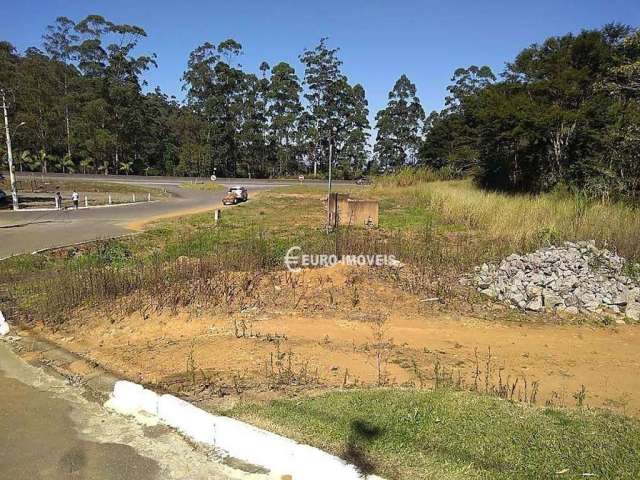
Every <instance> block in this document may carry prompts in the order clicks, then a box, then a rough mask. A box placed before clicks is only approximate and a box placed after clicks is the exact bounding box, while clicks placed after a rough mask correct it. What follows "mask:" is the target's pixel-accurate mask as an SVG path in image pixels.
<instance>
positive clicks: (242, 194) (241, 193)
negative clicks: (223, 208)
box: [222, 185, 249, 205]
mask: <svg viewBox="0 0 640 480" xmlns="http://www.w3.org/2000/svg"><path fill="white" fill-rule="evenodd" d="M248 199H249V193H248V192H247V187H242V186H238V185H236V186H233V187H231V188H229V191H228V192H227V194H226V195H225V196H224V197H223V198H222V203H223V205H235V204H236V203H240V202H246V201H247V200H248Z"/></svg>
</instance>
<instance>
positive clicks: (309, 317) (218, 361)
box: [36, 267, 640, 415]
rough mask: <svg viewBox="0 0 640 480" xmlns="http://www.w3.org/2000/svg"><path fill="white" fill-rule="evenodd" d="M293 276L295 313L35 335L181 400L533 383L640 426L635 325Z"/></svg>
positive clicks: (277, 308) (271, 310)
mask: <svg viewBox="0 0 640 480" xmlns="http://www.w3.org/2000/svg"><path fill="white" fill-rule="evenodd" d="M300 275H302V278H303V279H304V280H303V281H301V284H306V285H308V286H309V289H308V290H309V292H311V294H309V295H307V296H306V298H305V300H303V301H300V302H299V303H298V305H297V306H296V308H292V306H291V305H289V304H288V303H287V302H286V301H284V300H282V301H280V303H279V304H275V303H274V304H273V305H271V306H270V307H268V308H267V307H265V308H263V309H261V310H256V309H245V310H243V311H242V312H240V311H234V310H233V309H229V310H228V311H212V312H209V313H203V312H202V311H200V312H197V311H190V312H188V311H184V310H183V311H178V312H177V313H170V312H166V311H162V312H155V313H149V312H144V314H143V313H138V312H135V313H133V314H130V315H118V314H115V313H113V312H114V310H113V309H111V310H108V311H105V312H104V313H103V314H100V315H95V314H92V315H91V316H85V315H82V314H79V316H78V319H77V320H75V321H72V322H69V323H67V324H65V325H64V326H63V327H62V328H61V329H59V330H57V331H56V332H55V333H54V332H52V331H50V330H48V329H46V328H44V327H42V326H40V327H38V328H37V329H36V331H37V332H38V333H39V334H43V335H45V336H47V337H49V338H50V339H52V340H53V341H55V342H56V343H59V344H61V345H63V346H65V347H66V348H68V349H70V350H73V351H75V352H78V353H80V354H82V355H85V356H86V357H88V358H90V359H93V360H95V361H97V362H99V363H100V364H102V365H103V366H105V367H107V368H108V369H111V370H113V371H115V372H118V373H120V374H122V375H124V376H126V377H128V378H131V379H132V380H135V381H139V382H142V383H147V384H151V385H154V386H156V387H160V388H165V389H167V390H169V391H177V392H179V393H183V394H185V392H187V393H186V394H189V392H190V393H193V392H194V391H200V392H202V391H207V392H209V393H211V395H212V396H214V395H215V393H213V392H215V391H222V390H221V389H218V387H215V388H213V387H212V384H216V385H227V386H229V388H227V389H226V390H225V392H226V393H224V395H230V396H233V395H235V394H237V393H241V394H245V393H247V392H253V393H254V394H256V392H262V393H264V394H265V395H269V396H272V395H273V384H272V383H273V378H272V377H273V373H274V372H276V373H278V372H280V373H282V371H285V373H287V375H289V377H291V379H292V380H290V381H291V383H292V384H298V383H304V380H303V379H302V377H304V379H308V378H309V377H312V378H313V379H315V377H316V375H317V377H318V380H319V383H320V384H321V387H322V388H324V387H351V386H355V385H376V384H377V383H379V381H380V379H382V381H383V382H384V383H385V384H387V385H415V386H420V385H422V386H423V387H425V388H428V387H431V386H432V385H433V384H434V382H435V380H436V377H438V379H439V381H442V380H443V377H453V380H454V381H455V382H458V378H459V379H460V381H461V382H463V383H464V384H465V385H466V387H467V388H469V387H472V386H473V385H474V384H476V383H477V385H478V389H479V390H481V391H484V390H485V389H486V388H487V386H488V388H490V389H491V388H494V389H495V388H498V387H499V386H500V385H502V386H503V388H505V387H504V385H508V387H507V389H508V390H509V391H511V390H512V391H513V397H512V398H513V399H518V398H520V399H524V397H525V396H527V397H528V398H530V396H531V392H532V388H533V384H534V382H537V383H538V389H539V391H538V393H537V396H536V403H537V404H554V405H562V406H574V405H576V399H575V398H574V394H576V393H577V392H579V391H580V390H581V389H582V386H583V385H584V388H585V389H586V399H585V403H586V404H587V405H589V406H598V407H607V408H611V409H614V410H616V411H619V412H623V413H626V414H631V415H640V396H638V395H637V393H638V392H640V377H639V376H638V375H637V372H638V371H639V370H640V348H638V346H639V345H640V327H638V326H633V325H622V326H621V325H616V326H609V327H597V326H588V325H553V324H533V323H515V322H492V321H488V320H480V319H476V318H472V317H469V316H462V315H458V314H455V313H451V312H450V309H446V308H445V309H444V310H440V309H437V308H433V307H432V306H430V305H428V304H426V303H425V302H421V301H420V299H418V298H417V297H414V296H412V295H409V294H407V293H405V292H402V291H400V290H396V289H394V288H391V287H389V286H388V285H387V284H384V283H382V281H380V280H377V279H375V278H370V277H366V276H365V277H362V278H360V277H359V276H358V274H356V276H355V277H354V275H353V274H352V272H350V271H348V269H346V268H343V267H340V268H337V269H334V270H332V271H330V272H327V271H326V270H325V271H321V270H317V271H312V272H309V271H306V272H303V273H302V274H300ZM354 282H355V284H356V285H358V288H359V294H358V295H359V298H360V300H359V301H358V302H357V305H355V306H354V303H356V302H354V300H353V298H352V295H353V288H354V287H353V285H354ZM358 282H360V283H358ZM276 288H278V287H276ZM328 291H330V292H331V296H332V298H333V300H332V303H331V305H330V306H327V305H326V303H327V302H326V299H325V296H326V293H327V292H328ZM279 298H280V297H279ZM243 330H244V334H243ZM274 365H275V366H274ZM436 365H438V368H439V371H440V372H441V373H440V374H439V375H436V374H435V369H436ZM443 371H444V372H445V373H444V374H443V373H442V372H443ZM516 379H517V382H518V383H517V384H516V385H515V388H513V384H514V382H515V381H516ZM525 383H526V385H527V387H526V388H527V390H526V393H525ZM196 384H197V385H196ZM238 384H239V385H240V386H238ZM230 385H234V386H235V388H232V387H231V386H230ZM298 387H299V385H298ZM314 388H315V387H314ZM207 389H208V390H207ZM247 394H248V393H247ZM221 395H222V394H221ZM256 395H257V396H258V398H259V396H260V394H259V393H258V394H256ZM268 398H271V397H268Z"/></svg>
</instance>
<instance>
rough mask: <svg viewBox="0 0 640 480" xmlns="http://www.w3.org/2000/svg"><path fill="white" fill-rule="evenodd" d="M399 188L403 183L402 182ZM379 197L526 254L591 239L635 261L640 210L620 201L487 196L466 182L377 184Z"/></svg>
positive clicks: (639, 253)
mask: <svg viewBox="0 0 640 480" xmlns="http://www.w3.org/2000/svg"><path fill="white" fill-rule="evenodd" d="M402 183H404V182H402ZM373 191H374V192H375V193H376V194H377V195H379V196H387V195H392V196H395V197H404V198H406V199H408V200H407V201H408V202H410V203H413V204H418V205H421V206H423V207H425V208H427V209H429V210H431V211H433V213H434V214H436V215H437V217H438V219H439V221H440V222H442V223H445V224H451V225H452V226H456V227H457V228H460V229H463V230H468V231H472V232H477V233H478V234H479V235H481V236H485V237H488V238H491V239H495V240H496V241H500V242H506V243H507V245H509V246H510V247H511V248H513V249H514V250H518V251H526V250H530V249H533V248H537V247H539V246H542V245H545V244H553V243H559V242H562V241H564V240H596V241H597V242H598V243H599V244H600V245H604V246H607V247H608V248H612V249H614V250H616V251H618V252H619V253H620V254H622V255H624V256H626V257H627V258H629V259H632V260H635V261H638V260H640V210H639V209H638V208H637V207H635V206H633V205H629V204H626V203H623V202H615V203H613V202H611V203H600V202H594V201H589V200H587V199H585V198H584V197H583V196H581V195H575V194H570V193H548V194H541V195H509V194H503V193H496V192H487V191H484V190H481V189H479V188H477V187H476V186H474V185H473V183H472V182H471V181H470V180H459V181H430V182H419V183H417V184H415V185H412V186H409V187H403V186H402V184H396V185H390V184H380V185H376V186H375V187H374V189H373Z"/></svg>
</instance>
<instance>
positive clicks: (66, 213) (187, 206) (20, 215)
mask: <svg viewBox="0 0 640 480" xmlns="http://www.w3.org/2000/svg"><path fill="white" fill-rule="evenodd" d="M38 177H40V175H38ZM47 178H65V179H78V180H83V181H87V180H89V181H90V180H95V181H100V182H105V181H109V182H118V183H131V184H139V185H144V186H147V187H158V188H164V189H166V190H167V192H169V193H170V194H171V195H172V196H171V197H170V198H168V199H162V200H159V201H154V202H150V203H147V202H140V203H138V204H136V205H120V206H118V205H116V206H112V207H106V208H88V209H79V210H61V211H47V212H42V211H33V212H30V211H27V210H22V211H18V212H13V211H10V210H4V211H1V212H0V259H2V258H6V257H9V256H12V255H17V254H21V253H31V252H34V251H37V250H41V249H47V248H52V247H57V246H63V245H70V244H73V243H79V242H85V241H92V240H99V239H105V238H111V237H116V236H119V235H124V234H127V233H132V232H133V231H134V230H133V229H132V228H131V225H132V224H136V223H138V224H139V223H140V222H145V221H148V220H153V219H155V218H158V217H163V216H173V215H181V214H187V213H190V212H195V211H198V210H207V209H213V208H214V207H216V206H217V205H219V204H220V202H221V201H222V197H223V196H224V193H225V192H224V191H223V190H221V191H219V192H206V191H201V190H190V189H184V188H181V187H180V185H181V184H183V183H185V182H186V181H189V180H190V179H185V178H171V177H141V176H114V175H110V176H108V177H106V176H104V175H66V176H64V177H62V175H55V174H52V175H49V176H47ZM201 180H202V179H201ZM218 183H220V184H222V185H224V186H227V187H228V186H230V185H235V184H240V185H246V186H247V188H248V190H249V199H251V195H252V193H256V192H257V191H260V190H266V189H269V188H273V187H275V186H281V185H291V184H295V183H297V182H295V181H270V180H248V179H219V180H218Z"/></svg>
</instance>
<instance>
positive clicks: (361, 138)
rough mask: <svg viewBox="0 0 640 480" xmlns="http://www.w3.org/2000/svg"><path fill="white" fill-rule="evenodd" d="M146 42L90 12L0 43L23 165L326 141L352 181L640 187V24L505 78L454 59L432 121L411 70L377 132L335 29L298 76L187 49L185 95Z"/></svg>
mask: <svg viewBox="0 0 640 480" xmlns="http://www.w3.org/2000/svg"><path fill="white" fill-rule="evenodd" d="M145 37H146V32H145V31H144V29H143V28H141V27H138V26H135V25H128V24H115V23H113V22H110V21H109V20H107V19H105V18H103V17H101V16H99V15H90V16H88V17H87V18H85V19H82V20H80V21H77V22H76V21H73V20H71V19H68V18H66V17H60V18H58V19H56V21H55V22H54V23H53V24H52V25H50V26H49V27H47V29H46V31H45V32H44V34H43V36H42V44H41V45H40V46H39V47H31V48H28V49H26V50H25V51H24V52H17V51H16V49H15V48H14V47H13V45H12V44H11V43H10V42H8V41H0V88H2V89H3V90H4V92H5V95H6V99H7V103H8V106H9V114H10V122H11V125H12V129H13V130H14V131H13V144H14V157H15V163H16V165H17V166H16V168H17V169H21V170H31V171H42V172H50V171H61V172H82V173H105V174H115V173H123V174H129V173H135V174H148V175H189V176H193V175H197V176H209V175H211V174H212V173H215V174H217V175H218V176H240V177H242V176H252V177H279V176H290V175H297V174H299V173H304V174H310V173H312V172H313V171H314V169H317V171H318V174H319V175H321V176H324V175H326V171H327V169H328V168H327V167H328V162H329V157H330V153H329V152H330V151H331V152H332V155H331V158H332V160H333V164H332V166H333V172H334V175H336V176H337V177H339V178H345V179H350V178H356V177H358V176H360V175H363V174H370V173H379V174H384V173H387V172H392V171H397V170H398V169H400V168H403V167H425V168H430V169H433V170H435V171H437V172H438V174H439V175H440V176H441V177H442V178H459V177H464V176H473V177H474V178H475V180H476V182H477V183H478V184H479V185H481V186H483V187H485V188H489V189H498V190H506V191H524V192H540V191H548V190H551V189H553V188H557V187H558V186H563V187H567V188H571V189H574V190H577V191H580V192H583V193H585V194H587V195H589V196H591V197H594V198H601V199H605V198H635V199H637V198H638V196H639V195H640V158H639V156H640V153H639V152H640V33H639V32H638V31H637V30H635V29H633V28H631V27H628V26H624V25H619V24H610V25H606V26H604V27H603V28H601V29H597V30H584V31H582V32H580V33H579V34H567V35H563V36H559V37H551V38H548V39H546V40H545V41H544V42H542V43H541V44H533V45H531V46H529V47H527V48H525V49H524V50H522V51H521V52H520V54H518V55H517V57H516V58H515V59H514V60H513V61H512V62H508V63H506V65H505V69H504V72H502V73H500V74H499V75H496V74H495V73H494V72H492V71H491V69H490V68H489V67H487V66H473V65H472V66H470V67H466V68H459V69H458V70H456V71H455V72H454V74H453V77H452V83H451V85H450V86H449V87H448V92H449V93H448V96H447V98H446V99H445V107H444V109H443V110H442V111H440V112H432V113H430V114H429V115H426V114H425V112H424V109H423V107H422V106H421V103H420V99H419V96H418V93H417V91H416V87H415V85H414V84H413V83H412V82H411V80H410V79H409V78H407V76H406V75H402V76H400V78H399V79H398V80H397V82H396V83H395V85H394V86H393V88H392V90H391V91H390V93H389V100H388V104H387V106H386V107H385V108H383V109H382V110H380V111H379V112H377V114H376V115H375V125H373V126H372V125H370V124H369V120H368V115H369V109H368V103H367V99H366V92H365V88H364V86H363V85H360V84H352V83H351V82H350V81H349V79H348V78H347V76H346V75H345V74H344V73H343V72H342V62H341V61H340V58H339V49H338V48H334V47H331V46H330V45H329V43H328V40H327V39H326V38H323V39H321V40H320V41H319V43H318V45H317V46H316V47H315V48H313V49H310V50H304V51H303V52H302V53H301V54H300V56H299V60H300V63H301V64H302V66H303V71H302V72H301V73H300V74H299V73H298V72H296V71H295V69H294V68H293V67H292V66H291V65H290V64H288V63H286V62H280V63H277V64H275V65H269V64H268V63H267V62H262V63H261V64H260V65H259V66H257V68H256V72H258V73H251V72H248V71H246V70H244V69H243V68H242V67H241V66H240V64H239V58H240V57H241V55H242V45H241V44H240V43H238V42H237V41H235V40H233V39H227V40H224V41H222V42H220V43H218V44H214V43H209V42H206V43H204V44H202V45H200V46H198V47H196V48H195V49H194V50H193V51H192V52H191V53H190V55H189V57H188V58H186V59H185V71H184V73H183V76H182V79H181V81H182V85H183V89H184V92H185V99H184V101H178V100H176V98H174V97H170V96H168V95H166V94H165V93H163V92H161V91H160V90H159V89H158V88H156V89H155V90H150V89H149V88H148V86H147V85H146V83H145V81H144V75H145V72H146V71H148V70H149V69H151V68H159V65H158V62H157V57H156V55H155V54H152V53H149V54H140V53H139V51H144V39H145ZM16 127H17V128H16ZM372 127H374V131H375V139H372V138H370V137H371V132H372ZM1 153H2V155H3V157H6V150H2V152H1Z"/></svg>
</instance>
